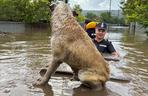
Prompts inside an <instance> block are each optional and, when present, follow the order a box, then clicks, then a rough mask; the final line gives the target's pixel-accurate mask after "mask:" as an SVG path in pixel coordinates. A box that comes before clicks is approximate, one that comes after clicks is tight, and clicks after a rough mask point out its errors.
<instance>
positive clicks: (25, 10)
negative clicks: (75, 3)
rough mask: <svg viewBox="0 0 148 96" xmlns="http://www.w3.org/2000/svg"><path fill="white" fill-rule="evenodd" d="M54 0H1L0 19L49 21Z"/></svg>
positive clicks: (30, 21) (28, 21)
mask: <svg viewBox="0 0 148 96" xmlns="http://www.w3.org/2000/svg"><path fill="white" fill-rule="evenodd" d="M51 1H53V0H0V20H5V21H6V20H7V21H20V22H25V23H38V22H41V21H46V22H48V21H49V18H50V11H49V3H50V2H51Z"/></svg>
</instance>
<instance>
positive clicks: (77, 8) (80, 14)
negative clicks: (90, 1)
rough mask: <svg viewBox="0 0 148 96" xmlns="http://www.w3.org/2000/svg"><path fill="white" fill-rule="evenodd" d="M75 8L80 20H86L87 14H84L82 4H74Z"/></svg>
mask: <svg viewBox="0 0 148 96" xmlns="http://www.w3.org/2000/svg"><path fill="white" fill-rule="evenodd" d="M74 10H75V11H76V12H77V13H78V17H77V19H78V21H79V22H84V20H85V16H83V15H82V9H81V7H80V5H74Z"/></svg>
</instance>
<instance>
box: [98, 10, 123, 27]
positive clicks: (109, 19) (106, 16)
mask: <svg viewBox="0 0 148 96" xmlns="http://www.w3.org/2000/svg"><path fill="white" fill-rule="evenodd" d="M100 18H101V21H104V22H106V23H111V24H122V25H124V24H125V21H124V18H119V17H117V16H112V15H111V14H110V13H109V12H103V13H101V14H100Z"/></svg>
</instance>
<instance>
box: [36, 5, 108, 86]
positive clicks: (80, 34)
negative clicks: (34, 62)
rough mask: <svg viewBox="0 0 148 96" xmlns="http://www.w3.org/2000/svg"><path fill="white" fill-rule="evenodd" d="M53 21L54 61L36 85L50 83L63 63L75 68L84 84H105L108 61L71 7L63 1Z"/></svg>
mask: <svg viewBox="0 0 148 96" xmlns="http://www.w3.org/2000/svg"><path fill="white" fill-rule="evenodd" d="M51 22H52V25H51V26H52V38H51V47H52V54H53V60H52V63H51V65H49V67H48V69H47V72H46V73H45V75H44V76H43V77H42V78H41V79H40V80H38V81H37V82H36V85H44V84H46V83H48V81H49V79H50V77H51V75H52V74H53V73H54V72H55V71H56V69H57V67H58V66H59V65H60V64H61V63H62V62H65V63H67V64H68V65H69V66H70V67H71V68H72V70H73V72H74V73H75V77H78V79H79V80H80V81H81V82H82V84H84V85H86V86H88V87H90V88H95V87H97V86H100V85H101V86H102V85H104V84H105V82H106V81H107V80H108V79H109V68H108V64H107V63H106V61H105V60H104V58H103V57H102V56H101V54H100V53H99V52H98V50H97V49H96V47H95V45H94V44H93V42H92V40H91V39H90V38H89V36H88V35H87V33H86V32H85V31H84V30H83V28H81V26H80V25H79V23H78V22H77V21H76V19H75V17H73V15H72V12H71V9H70V7H69V6H68V5H67V4H65V3H64V2H60V3H59V4H58V5H57V7H56V8H55V10H54V11H53V15H52V18H51Z"/></svg>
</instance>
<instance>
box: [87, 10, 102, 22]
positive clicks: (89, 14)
mask: <svg viewBox="0 0 148 96" xmlns="http://www.w3.org/2000/svg"><path fill="white" fill-rule="evenodd" d="M86 18H88V19H89V20H92V21H96V22H100V18H99V16H97V15H96V14H94V13H91V12H88V13H87V14H86Z"/></svg>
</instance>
